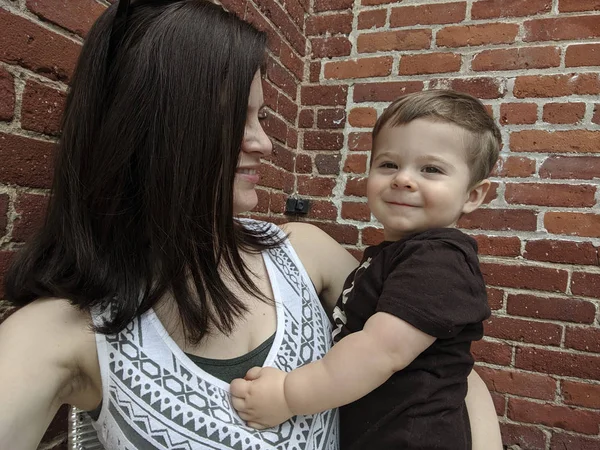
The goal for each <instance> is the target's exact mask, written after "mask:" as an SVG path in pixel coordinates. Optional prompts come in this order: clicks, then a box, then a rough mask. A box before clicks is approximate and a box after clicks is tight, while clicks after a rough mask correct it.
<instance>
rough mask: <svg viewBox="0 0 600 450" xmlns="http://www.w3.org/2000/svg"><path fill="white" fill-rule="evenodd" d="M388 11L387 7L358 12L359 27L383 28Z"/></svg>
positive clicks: (364, 28) (363, 28)
mask: <svg viewBox="0 0 600 450" xmlns="http://www.w3.org/2000/svg"><path fill="white" fill-rule="evenodd" d="M386 19H387V11H386V10H385V9H379V10H373V11H361V12H359V13H358V29H359V30H366V29H369V28H381V27H383V26H384V25H385V21H386Z"/></svg>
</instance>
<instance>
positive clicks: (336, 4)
mask: <svg viewBox="0 0 600 450" xmlns="http://www.w3.org/2000/svg"><path fill="white" fill-rule="evenodd" d="M353 5H354V0H315V3H314V6H313V7H314V9H315V12H322V11H339V10H346V9H352V6H353Z"/></svg>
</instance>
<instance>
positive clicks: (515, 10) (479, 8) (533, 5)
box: [471, 0, 552, 20]
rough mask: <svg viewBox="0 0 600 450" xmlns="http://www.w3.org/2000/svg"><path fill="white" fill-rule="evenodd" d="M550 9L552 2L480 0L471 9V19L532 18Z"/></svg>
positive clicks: (547, 0)
mask: <svg viewBox="0 0 600 450" xmlns="http://www.w3.org/2000/svg"><path fill="white" fill-rule="evenodd" d="M551 9H552V0H482V1H481V0H480V1H476V2H475V3H473V6H472V7H471V19H473V20H480V19H495V18H499V17H523V16H534V15H536V14H542V13H545V12H550V11H551Z"/></svg>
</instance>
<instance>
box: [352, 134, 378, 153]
mask: <svg viewBox="0 0 600 450" xmlns="http://www.w3.org/2000/svg"><path fill="white" fill-rule="evenodd" d="M372 145H373V140H372V136H371V133H363V132H361V133H350V134H349V135H348V148H349V149H350V150H355V151H371V146H372Z"/></svg>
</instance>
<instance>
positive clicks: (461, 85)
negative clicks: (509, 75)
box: [450, 77, 503, 100]
mask: <svg viewBox="0 0 600 450" xmlns="http://www.w3.org/2000/svg"><path fill="white" fill-rule="evenodd" d="M450 87H451V88H452V89H454V90H455V91H459V92H464V93H466V94H470V95H472V96H474V97H477V98H479V99H481V100H488V99H489V100H491V99H496V98H500V97H502V96H503V92H502V86H501V85H500V82H499V81H498V80H497V79H495V78H488V77H482V78H467V79H464V78H457V79H454V80H452V81H451V83H450Z"/></svg>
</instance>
